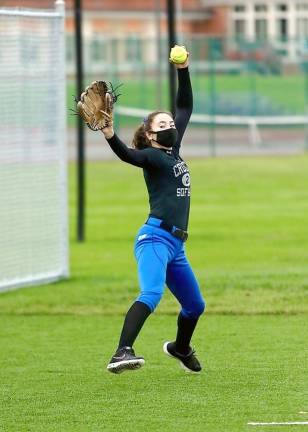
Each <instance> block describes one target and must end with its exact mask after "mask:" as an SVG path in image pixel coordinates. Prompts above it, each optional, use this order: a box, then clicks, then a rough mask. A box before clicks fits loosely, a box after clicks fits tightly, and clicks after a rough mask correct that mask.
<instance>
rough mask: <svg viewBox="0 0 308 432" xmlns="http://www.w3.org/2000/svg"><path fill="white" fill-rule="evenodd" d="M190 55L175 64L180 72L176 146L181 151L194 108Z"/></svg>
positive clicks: (176, 149)
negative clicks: (183, 61)
mask: <svg viewBox="0 0 308 432" xmlns="http://www.w3.org/2000/svg"><path fill="white" fill-rule="evenodd" d="M188 66H189V57H187V60H186V62H185V63H183V64H179V65H175V67H176V68H177V74H178V91H177V96H176V112H175V126H176V128H177V130H178V133H179V137H178V140H177V142H176V145H175V146H174V150H175V151H177V152H178V151H179V149H180V146H181V141H182V138H183V135H184V132H185V130H186V127H187V124H188V122H189V119H190V116H191V113H192V110H193V92H192V87H191V81H190V75H189V68H188Z"/></svg>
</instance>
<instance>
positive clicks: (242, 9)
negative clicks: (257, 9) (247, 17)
mask: <svg viewBox="0 0 308 432" xmlns="http://www.w3.org/2000/svg"><path fill="white" fill-rule="evenodd" d="M233 10H234V12H245V10H246V7H245V6H244V5H235V6H234V8H233Z"/></svg>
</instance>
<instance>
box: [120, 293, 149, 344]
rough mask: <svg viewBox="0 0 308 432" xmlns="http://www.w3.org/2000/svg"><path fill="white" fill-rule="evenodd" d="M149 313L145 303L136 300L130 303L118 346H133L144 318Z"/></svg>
mask: <svg viewBox="0 0 308 432" xmlns="http://www.w3.org/2000/svg"><path fill="white" fill-rule="evenodd" d="M150 314H151V309H150V308H149V307H148V306H147V305H146V304H145V303H142V302H139V301H136V302H135V303H133V304H132V306H131V307H130V309H129V310H128V312H127V314H126V317H125V320H124V324H123V328H122V333H121V336H120V341H119V347H118V348H122V347H124V346H129V347H132V346H133V344H134V342H135V339H136V337H137V336H138V334H139V332H140V330H141V328H142V326H143V324H144V322H145V320H146V319H147V317H148V316H149V315H150Z"/></svg>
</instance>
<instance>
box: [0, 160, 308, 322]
mask: <svg viewBox="0 0 308 432" xmlns="http://www.w3.org/2000/svg"><path fill="white" fill-rule="evenodd" d="M307 162H308V158H307V156H305V155H304V156H296V157H289V156H288V157H276V158H274V157H258V158H246V157H245V158H225V159H224V158H222V159H204V160H192V161H189V166H190V170H191V176H192V204H191V218H190V228H189V232H190V239H189V241H188V242H187V244H186V249H187V254H188V257H189V259H190V261H191V264H192V266H193V268H194V269H195V272H196V275H197V277H198V280H199V281H200V285H201V288H202V291H203V294H204V297H205V298H206V300H207V305H208V306H207V313H208V314H298V313H306V312H307V310H308V304H307V303H308V302H307V287H308V268H307V261H308V230H307V222H308V220H307V219H308V211H307V210H308V199H307V198H308V192H307V184H308V170H307ZM70 168H71V169H70V221H71V223H70V233H71V234H70V235H71V278H70V279H69V280H66V281H62V282H60V283H57V284H54V285H51V286H45V287H35V288H27V289H24V290H21V291H17V292H11V293H7V294H3V295H1V296H0V314H13V315H19V314H21V315H23V314H32V315H35V314H41V315H44V314H46V315H49V314H50V315H59V314H73V315H74V314H76V315H92V314H98V315H100V314H103V315H116V314H121V315H123V314H124V313H125V312H126V309H127V307H128V305H129V304H130V303H131V302H132V301H133V300H134V299H135V297H136V296H137V294H138V279H137V273H136V263H135V260H134V256H133V242H134V238H135V235H136V232H137V231H138V228H139V227H140V225H142V223H143V222H144V221H145V219H146V216H147V212H148V204H147V193H146V188H145V185H144V181H143V175H142V170H140V169H138V168H134V167H131V166H129V165H126V164H124V163H120V162H108V163H107V162H105V163H101V162H100V163H91V164H88V165H87V211H86V217H87V229H86V242H85V243H83V244H78V243H77V242H76V240H75V230H76V224H75V221H76V184H75V179H76V171H75V167H74V166H71V167H70ZM177 312H178V304H177V302H176V301H175V300H174V298H173V297H172V296H171V295H170V293H169V292H168V290H166V293H165V296H164V298H163V300H162V302H161V304H160V305H159V307H158V309H157V313H162V314H176V313H177Z"/></svg>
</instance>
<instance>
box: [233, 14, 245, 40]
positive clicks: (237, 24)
mask: <svg viewBox="0 0 308 432" xmlns="http://www.w3.org/2000/svg"><path fill="white" fill-rule="evenodd" d="M245 28H246V22H245V20H243V19H236V20H234V36H235V37H237V38H240V37H243V36H245Z"/></svg>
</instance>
